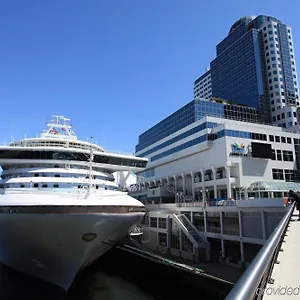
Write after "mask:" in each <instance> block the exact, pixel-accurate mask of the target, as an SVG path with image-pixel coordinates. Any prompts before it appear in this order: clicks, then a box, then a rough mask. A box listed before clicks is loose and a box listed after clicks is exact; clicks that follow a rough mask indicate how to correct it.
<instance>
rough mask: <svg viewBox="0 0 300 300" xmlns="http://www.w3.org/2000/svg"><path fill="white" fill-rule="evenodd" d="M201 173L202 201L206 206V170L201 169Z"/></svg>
mask: <svg viewBox="0 0 300 300" xmlns="http://www.w3.org/2000/svg"><path fill="white" fill-rule="evenodd" d="M200 172H201V180H202V201H203V204H204V202H205V200H206V199H205V198H206V196H205V185H204V183H205V181H204V170H203V169H201V170H200Z"/></svg>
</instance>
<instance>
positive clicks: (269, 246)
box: [225, 203, 295, 300]
mask: <svg viewBox="0 0 300 300" xmlns="http://www.w3.org/2000/svg"><path fill="white" fill-rule="evenodd" d="M294 209H295V203H293V204H291V205H290V207H288V210H287V212H286V214H285V215H284V217H283V218H282V219H281V221H280V223H279V224H278V226H277V227H276V228H275V230H274V231H273V233H272V235H271V236H270V237H269V238H268V240H267V241H266V243H265V244H264V246H263V247H262V248H261V249H260V251H259V252H258V254H257V255H256V257H255V258H254V260H253V261H252V262H251V264H250V265H249V266H248V268H247V269H246V271H245V272H244V274H243V275H242V277H241V278H240V279H239V281H238V282H237V283H236V284H235V286H234V287H233V289H232V290H231V292H230V293H229V294H228V295H227V297H226V299H227V300H250V299H262V297H263V295H261V294H262V293H257V292H258V291H263V290H264V289H265V287H266V285H267V284H268V283H272V282H273V280H272V278H271V275H272V271H273V266H274V264H275V263H276V261H277V256H278V252H279V251H280V248H281V245H282V242H283V239H284V236H285V233H286V230H287V227H288V224H289V222H290V219H291V216H292V213H293V211H294ZM226 299H225V300H226Z"/></svg>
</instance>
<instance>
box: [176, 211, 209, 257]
mask: <svg viewBox="0 0 300 300" xmlns="http://www.w3.org/2000/svg"><path fill="white" fill-rule="evenodd" d="M172 219H173V220H174V222H175V223H176V225H177V226H178V227H179V228H180V230H181V231H182V233H183V234H184V235H185V236H186V237H187V239H188V240H189V241H190V242H191V243H192V244H193V249H191V250H192V251H193V254H194V255H195V256H199V253H200V252H201V250H202V251H203V250H204V251H205V254H206V260H209V252H210V243H209V242H208V240H207V238H206V237H205V236H204V235H203V234H202V233H201V232H200V231H198V229H197V228H196V227H195V226H194V225H193V223H192V222H191V221H190V220H189V219H188V218H187V216H186V215H184V214H181V215H176V214H172ZM182 247H184V248H188V247H185V245H182Z"/></svg>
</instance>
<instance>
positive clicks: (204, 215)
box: [203, 210, 207, 233]
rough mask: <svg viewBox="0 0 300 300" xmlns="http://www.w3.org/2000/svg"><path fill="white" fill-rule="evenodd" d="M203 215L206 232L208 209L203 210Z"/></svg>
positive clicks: (205, 230)
mask: <svg viewBox="0 0 300 300" xmlns="http://www.w3.org/2000/svg"><path fill="white" fill-rule="evenodd" d="M203 217H204V232H205V233H206V232H207V224H206V222H207V219H206V210H203Z"/></svg>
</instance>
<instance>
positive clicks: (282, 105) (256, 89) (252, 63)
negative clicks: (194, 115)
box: [194, 15, 299, 127]
mask: <svg viewBox="0 0 300 300" xmlns="http://www.w3.org/2000/svg"><path fill="white" fill-rule="evenodd" d="M203 77H205V78H203ZM206 79H207V80H208V81H209V88H210V89H209V91H210V94H209V97H215V98H223V99H226V100H232V101H234V102H236V103H238V104H244V105H248V106H251V107H255V108H258V109H259V111H260V120H261V121H262V122H265V123H273V124H276V125H279V126H282V127H291V126H293V125H295V124H297V122H298V121H297V114H296V109H297V107H298V106H299V91H298V80H297V73H296V65H295V57H294V49H293V43H292V36H291V28H290V27H289V26H287V25H285V24H283V23H282V22H281V21H279V20H278V19H276V18H274V17H271V16H265V15H260V16H257V17H244V18H241V19H239V20H238V21H237V22H235V23H234V24H233V25H232V27H231V28H230V31H229V34H228V36H227V37H226V38H225V39H223V40H222V41H221V42H220V43H219V44H218V45H217V56H216V58H215V59H214V60H213V61H212V62H211V63H210V70H209V71H207V72H206V73H205V74H204V75H202V76H200V77H199V78H198V79H197V80H196V81H195V85H194V96H195V98H198V97H201V96H203V91H204V90H205V86H204V83H205V81H206ZM200 80H201V82H200Z"/></svg>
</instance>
